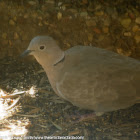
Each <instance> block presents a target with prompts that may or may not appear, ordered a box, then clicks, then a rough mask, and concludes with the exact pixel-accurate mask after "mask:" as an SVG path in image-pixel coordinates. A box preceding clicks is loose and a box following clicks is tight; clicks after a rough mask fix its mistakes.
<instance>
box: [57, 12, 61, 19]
mask: <svg viewBox="0 0 140 140" xmlns="http://www.w3.org/2000/svg"><path fill="white" fill-rule="evenodd" d="M57 19H58V20H61V19H62V13H61V12H58V13H57Z"/></svg>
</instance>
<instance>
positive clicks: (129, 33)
mask: <svg viewBox="0 0 140 140" xmlns="http://www.w3.org/2000/svg"><path fill="white" fill-rule="evenodd" d="M123 35H124V36H128V37H129V36H131V32H124V34H123Z"/></svg>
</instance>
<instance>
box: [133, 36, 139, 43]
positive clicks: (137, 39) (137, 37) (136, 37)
mask: <svg viewBox="0 0 140 140" xmlns="http://www.w3.org/2000/svg"><path fill="white" fill-rule="evenodd" d="M134 39H135V40H136V43H140V35H135V36H134Z"/></svg>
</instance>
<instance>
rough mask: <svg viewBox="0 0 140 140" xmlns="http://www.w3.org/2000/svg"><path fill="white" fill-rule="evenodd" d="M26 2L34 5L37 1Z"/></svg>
mask: <svg viewBox="0 0 140 140" xmlns="http://www.w3.org/2000/svg"><path fill="white" fill-rule="evenodd" d="M28 4H30V5H31V6H34V5H36V4H37V3H36V1H28Z"/></svg>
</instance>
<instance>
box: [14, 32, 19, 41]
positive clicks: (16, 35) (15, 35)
mask: <svg viewBox="0 0 140 140" xmlns="http://www.w3.org/2000/svg"><path fill="white" fill-rule="evenodd" d="M14 39H15V40H17V39H19V35H18V33H17V32H15V33H14Z"/></svg>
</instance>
